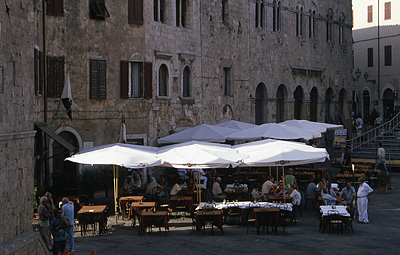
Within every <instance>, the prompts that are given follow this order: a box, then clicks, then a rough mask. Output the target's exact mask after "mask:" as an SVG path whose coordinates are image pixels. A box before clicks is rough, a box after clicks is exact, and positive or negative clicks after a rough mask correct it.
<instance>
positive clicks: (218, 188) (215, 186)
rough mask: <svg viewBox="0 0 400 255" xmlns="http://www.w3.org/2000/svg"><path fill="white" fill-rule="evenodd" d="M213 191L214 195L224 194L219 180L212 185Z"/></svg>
mask: <svg viewBox="0 0 400 255" xmlns="http://www.w3.org/2000/svg"><path fill="white" fill-rule="evenodd" d="M212 193H213V195H218V194H222V190H221V186H220V185H219V183H218V182H214V184H213V186H212Z"/></svg>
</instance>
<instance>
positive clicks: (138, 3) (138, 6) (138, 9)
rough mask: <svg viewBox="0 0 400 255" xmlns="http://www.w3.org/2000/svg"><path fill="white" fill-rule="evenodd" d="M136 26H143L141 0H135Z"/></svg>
mask: <svg viewBox="0 0 400 255" xmlns="http://www.w3.org/2000/svg"><path fill="white" fill-rule="evenodd" d="M135 3H136V20H135V21H136V23H135V24H136V25H143V0H136V2H135Z"/></svg>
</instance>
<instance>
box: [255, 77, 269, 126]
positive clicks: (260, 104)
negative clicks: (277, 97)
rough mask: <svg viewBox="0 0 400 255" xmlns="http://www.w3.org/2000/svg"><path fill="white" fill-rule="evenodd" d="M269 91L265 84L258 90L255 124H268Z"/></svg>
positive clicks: (261, 84)
mask: <svg viewBox="0 0 400 255" xmlns="http://www.w3.org/2000/svg"><path fill="white" fill-rule="evenodd" d="M267 97H268V96H267V89H266V88H265V85H264V83H260V84H258V86H257V89H256V109H255V120H256V121H255V123H256V125H260V124H263V123H266V122H267V115H268V107H267V106H266V102H267Z"/></svg>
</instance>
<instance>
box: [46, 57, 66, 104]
mask: <svg viewBox="0 0 400 255" xmlns="http://www.w3.org/2000/svg"><path fill="white" fill-rule="evenodd" d="M64 63H65V60H64V57H51V56H47V97H48V98H60V97H61V94H62V90H63V88H64Z"/></svg>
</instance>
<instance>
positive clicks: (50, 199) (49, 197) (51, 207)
mask: <svg viewBox="0 0 400 255" xmlns="http://www.w3.org/2000/svg"><path fill="white" fill-rule="evenodd" d="M44 196H45V197H47V204H48V205H49V212H50V219H49V222H50V221H51V220H52V219H53V218H54V217H55V215H54V210H55V206H54V202H53V196H52V195H51V193H50V192H46V193H45V194H44Z"/></svg>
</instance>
